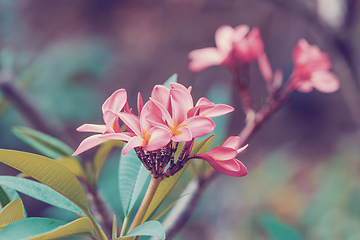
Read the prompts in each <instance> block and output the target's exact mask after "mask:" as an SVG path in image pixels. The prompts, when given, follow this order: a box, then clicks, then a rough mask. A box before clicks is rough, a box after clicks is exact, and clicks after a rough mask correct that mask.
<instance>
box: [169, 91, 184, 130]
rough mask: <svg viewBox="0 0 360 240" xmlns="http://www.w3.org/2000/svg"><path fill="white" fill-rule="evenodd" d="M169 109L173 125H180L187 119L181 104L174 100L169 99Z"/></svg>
mask: <svg viewBox="0 0 360 240" xmlns="http://www.w3.org/2000/svg"><path fill="white" fill-rule="evenodd" d="M171 107H172V119H173V120H174V124H176V123H177V124H180V123H182V122H183V121H185V119H186V118H187V114H186V111H185V109H184V107H183V105H182V104H181V102H180V103H179V102H177V101H176V100H173V98H172V97H171ZM174 127H176V126H174Z"/></svg>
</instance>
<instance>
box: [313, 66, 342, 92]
mask: <svg viewBox="0 0 360 240" xmlns="http://www.w3.org/2000/svg"><path fill="white" fill-rule="evenodd" d="M311 82H312V83H313V86H314V88H316V89H317V90H318V91H320V92H324V93H332V92H335V91H336V90H338V89H339V88H340V81H339V79H338V78H337V77H336V76H335V74H333V73H332V72H327V71H319V72H314V73H313V74H312V76H311Z"/></svg>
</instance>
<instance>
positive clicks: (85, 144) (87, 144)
mask: <svg viewBox="0 0 360 240" xmlns="http://www.w3.org/2000/svg"><path fill="white" fill-rule="evenodd" d="M101 136H102V135H101V134H96V135H92V136H90V137H88V138H85V139H84V140H83V141H82V142H81V143H80V145H79V147H78V148H77V149H76V150H75V152H74V153H73V156H77V155H79V154H80V153H83V152H85V151H86V150H89V149H90V148H93V147H95V146H97V145H99V144H101V143H103V142H106V141H108V139H103V138H100V137H101Z"/></svg>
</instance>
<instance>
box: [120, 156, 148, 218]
mask: <svg viewBox="0 0 360 240" xmlns="http://www.w3.org/2000/svg"><path fill="white" fill-rule="evenodd" d="M150 177H151V175H150V172H149V171H148V170H147V169H146V168H145V167H144V166H143V164H142V163H141V161H140V160H139V158H138V157H137V155H136V153H135V151H134V150H132V151H129V152H128V153H127V154H126V155H120V164H119V190H120V201H121V204H122V208H123V211H124V215H128V213H130V212H131V210H132V208H133V206H134V204H135V202H136V200H137V199H138V197H139V195H140V193H141V190H142V189H143V188H144V186H145V185H146V183H147V182H148V180H149V179H150Z"/></svg>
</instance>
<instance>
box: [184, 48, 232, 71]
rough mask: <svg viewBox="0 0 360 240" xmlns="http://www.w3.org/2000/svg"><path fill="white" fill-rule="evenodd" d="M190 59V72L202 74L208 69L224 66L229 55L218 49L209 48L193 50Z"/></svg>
mask: <svg viewBox="0 0 360 240" xmlns="http://www.w3.org/2000/svg"><path fill="white" fill-rule="evenodd" d="M188 57H189V58H190V60H191V62H190V63H189V69H190V71H193V72H200V71H202V70H204V69H206V68H208V67H211V66H216V65H220V64H222V62H223V61H224V60H225V59H226V57H227V54H224V53H222V52H220V51H219V50H218V49H217V48H214V47H209V48H203V49H197V50H193V51H191V52H190V53H189V55H188Z"/></svg>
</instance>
